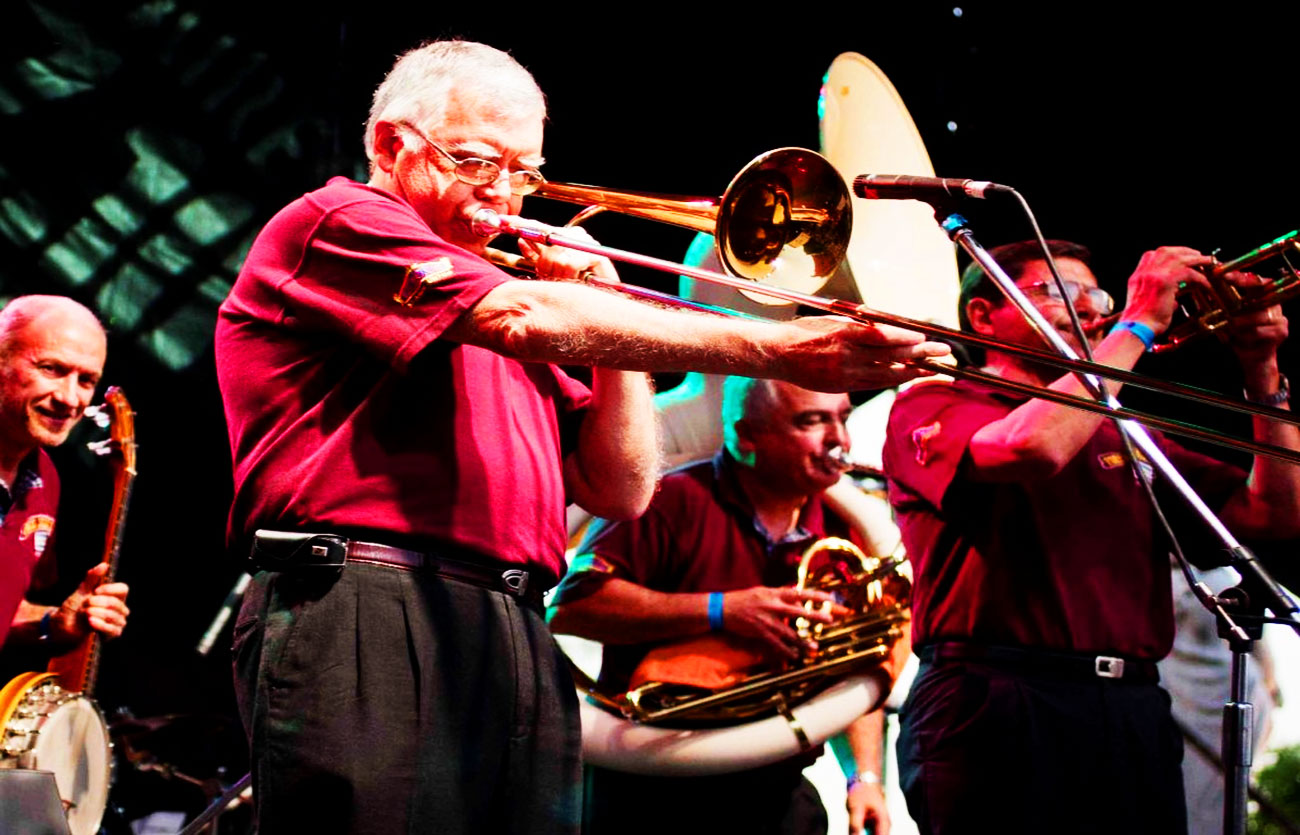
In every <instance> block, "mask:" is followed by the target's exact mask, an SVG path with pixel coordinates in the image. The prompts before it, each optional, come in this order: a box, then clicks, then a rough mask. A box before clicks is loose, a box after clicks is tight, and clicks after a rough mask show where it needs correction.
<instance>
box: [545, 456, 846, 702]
mask: <svg viewBox="0 0 1300 835" xmlns="http://www.w3.org/2000/svg"><path fill="white" fill-rule="evenodd" d="M739 466H740V465H739V464H737V463H736V462H735V461H734V460H733V459H732V458H731V456H729V455H727V454H726V453H725V452H719V453H718V455H717V456H716V457H715V458H714V459H713V460H712V461H700V462H697V463H695V464H690V465H687V466H686V467H683V468H682V469H679V470H675V471H673V472H671V473H669V474H668V475H666V476H664V478H663V483H662V484H661V486H660V488H659V491H658V492H657V493H656V494H655V497H654V499H653V500H652V501H651V502H650V507H649V509H648V510H646V512H645V513H644V514H643V515H642V516H641V517H640V518H638V519H635V520H632V521H630V522H607V521H605V520H603V519H598V520H596V521H594V522H593V523H592V526H591V528H590V529H589V530H588V532H587V536H586V538H585V539H584V540H583V542H582V544H581V545H580V546H579V548H578V552H577V554H578V555H577V556H576V557H575V558H574V560H573V564H572V565H571V566H570V568H569V573H568V574H567V575H566V576H565V578H564V581H563V582H562V583H560V587H559V589H558V590H557V592H556V596H555V600H554V601H553V603H552V605H559V604H562V603H566V602H569V601H572V600H577V599H579V598H581V597H582V596H583V595H584V594H586V593H590V591H592V590H593V588H594V587H592V586H590V585H588V584H589V583H591V582H592V581H594V580H600V579H602V578H606V577H619V578H621V579H624V580H628V581H629V582H632V583H636V584H637V585H640V586H645V587H646V588H648V589H652V590H654V591H659V592H667V593H674V592H709V591H735V590H738V589H747V588H751V587H753V586H788V585H790V584H792V583H793V582H794V581H795V571H796V569H797V568H798V567H799V560H800V558H801V557H802V555H803V552H804V550H805V549H806V548H807V547H808V546H809V545H811V544H812V543H813V541H815V540H817V539H821V538H822V537H824V536H840V537H844V538H849V527H848V525H847V524H845V523H844V522H843V521H842V520H840V519H839V518H838V517H835V516H831V515H829V514H827V513H826V511H825V508H824V506H823V505H822V501H821V497H820V496H814V497H812V498H810V499H809V500H808V502H807V504H805V505H804V507H803V510H802V511H801V512H800V515H799V524H798V525H797V526H796V527H795V528H794V530H792V531H791V532H790V533H789V534H787V535H786V536H785V537H784V538H782V539H781V540H780V541H779V542H773V541H771V540H770V539H769V538H768V536H767V533H766V531H764V530H763V527H762V525H761V524H760V523H759V521H758V518H757V517H756V516H755V515H754V507H753V505H752V504H751V503H750V501H749V499H748V497H747V496H746V495H745V492H744V490H742V489H741V486H740V483H739V481H738V480H737V478H736V472H735V471H736V468H737V467H739ZM652 646H653V645H651V644H636V645H607V646H606V647H605V650H604V658H603V661H602V663H601V672H600V679H601V684H602V685H609V687H610V688H612V689H613V690H615V691H621V690H626V689H627V681H628V678H629V677H630V676H631V673H632V671H633V670H634V669H635V668H636V665H637V664H638V663H639V662H640V660H641V658H642V657H643V656H644V655H645V654H646V652H648V651H649V650H650V649H651V647H652Z"/></svg>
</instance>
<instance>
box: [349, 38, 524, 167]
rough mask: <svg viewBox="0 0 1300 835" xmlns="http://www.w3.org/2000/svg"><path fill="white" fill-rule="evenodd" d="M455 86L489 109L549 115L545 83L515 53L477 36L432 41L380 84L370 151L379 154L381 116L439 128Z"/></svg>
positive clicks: (462, 95)
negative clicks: (540, 83) (377, 130)
mask: <svg viewBox="0 0 1300 835" xmlns="http://www.w3.org/2000/svg"><path fill="white" fill-rule="evenodd" d="M453 90H454V91H455V94H456V96H457V97H458V98H460V99H461V101H462V102H464V103H467V104H469V105H471V106H473V107H475V108H476V109H479V110H486V111H488V112H489V113H495V114H500V115H503V116H526V115H529V114H532V113H537V114H538V117H539V118H545V117H546V98H545V96H543V95H542V90H541V88H540V87H538V86H537V82H536V81H535V80H534V79H533V76H532V74H531V73H529V72H528V70H526V69H524V68H523V66H522V65H521V64H520V63H519V62H518V61H516V60H515V59H514V58H512V57H510V56H509V55H508V54H506V53H505V52H502V51H501V50H499V49H495V48H494V47H490V46H488V45H486V44H481V43H474V42H473V41H432V42H430V43H426V44H424V45H422V46H419V47H416V48H415V49H412V50H410V51H409V52H406V53H404V54H402V55H400V56H398V58H397V63H395V64H393V68H392V69H391V70H389V71H388V75H387V76H385V77H384V80H383V82H382V83H381V84H380V85H379V88H378V89H376V90H375V98H374V101H373V102H372V103H371V105H370V119H369V120H368V121H367V122H366V136H365V143H366V156H367V157H368V158H370V159H371V160H372V161H373V160H374V142H375V125H377V124H378V123H379V122H380V121H386V122H398V121H402V122H409V123H411V124H412V125H415V126H416V127H418V128H420V129H421V130H424V131H427V132H429V133H434V132H436V131H437V129H438V128H439V127H441V125H442V121H443V118H444V116H445V114H446V111H447V105H448V103H449V102H450V101H451V96H452V91H453Z"/></svg>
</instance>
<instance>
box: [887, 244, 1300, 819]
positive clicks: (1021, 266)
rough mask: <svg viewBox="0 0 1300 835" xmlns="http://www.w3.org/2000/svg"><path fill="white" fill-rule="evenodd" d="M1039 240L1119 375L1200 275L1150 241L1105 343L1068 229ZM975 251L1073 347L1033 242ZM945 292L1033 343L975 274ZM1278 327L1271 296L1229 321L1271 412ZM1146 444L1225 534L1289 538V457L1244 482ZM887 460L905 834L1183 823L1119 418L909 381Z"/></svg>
mask: <svg viewBox="0 0 1300 835" xmlns="http://www.w3.org/2000/svg"><path fill="white" fill-rule="evenodd" d="M1053 250H1054V253H1055V255H1056V257H1057V262H1058V264H1059V266H1060V270H1061V273H1062V275H1063V277H1064V279H1065V280H1066V290H1067V293H1066V295H1067V296H1068V298H1069V301H1070V302H1071V303H1073V305H1074V307H1075V309H1076V310H1077V311H1078V313H1079V316H1080V318H1081V320H1082V323H1083V326H1084V329H1085V332H1086V334H1087V335H1088V338H1089V339H1090V341H1091V343H1092V345H1093V349H1094V353H1095V355H1096V357H1097V360H1098V361H1099V362H1102V363H1106V364H1109V365H1114V366H1117V367H1122V368H1131V367H1132V366H1133V365H1134V364H1135V363H1136V362H1137V360H1138V358H1139V357H1140V356H1141V355H1142V353H1143V352H1144V351H1145V350H1146V349H1147V348H1148V347H1150V344H1151V342H1152V341H1153V339H1154V338H1155V337H1156V336H1158V335H1159V334H1160V333H1162V332H1163V331H1164V330H1165V329H1166V328H1167V327H1168V326H1169V323H1170V319H1171V316H1172V315H1173V313H1174V310H1175V293H1176V291H1177V290H1178V288H1179V285H1180V283H1183V282H1186V283H1191V284H1197V285H1204V284H1205V283H1206V279H1205V276H1204V275H1203V274H1202V273H1201V272H1200V271H1199V270H1198V268H1199V267H1202V266H1204V265H1207V264H1209V263H1210V262H1211V260H1212V259H1210V258H1209V257H1207V256H1204V255H1201V254H1200V253H1198V252H1195V251H1193V250H1191V249H1187V248H1183V247H1162V248H1160V249H1158V250H1155V251H1152V252H1148V253H1146V254H1145V255H1144V256H1143V257H1142V259H1141V262H1140V263H1139V265H1138V268H1137V270H1136V271H1135V272H1134V273H1133V275H1132V276H1131V277H1130V278H1129V283H1128V303H1127V306H1126V307H1125V308H1124V311H1123V314H1122V316H1121V318H1120V322H1119V323H1118V324H1117V325H1115V326H1114V327H1113V328H1112V329H1110V331H1109V334H1105V333H1103V332H1102V331H1103V327H1102V317H1103V316H1105V315H1106V314H1108V313H1109V312H1110V307H1111V305H1112V304H1113V302H1112V301H1111V299H1110V297H1109V296H1108V295H1107V294H1106V293H1104V292H1102V291H1101V290H1099V289H1098V288H1097V280H1096V278H1095V277H1094V276H1093V274H1092V272H1091V270H1090V269H1089V267H1088V263H1087V262H1088V257H1089V256H1088V252H1087V250H1086V249H1084V248H1083V247H1080V246H1078V245H1076V244H1069V243H1065V242H1053ZM992 255H993V256H994V258H995V259H996V260H997V261H998V262H999V263H1000V264H1001V265H1003V267H1004V268H1005V269H1006V270H1007V272H1008V273H1009V274H1010V275H1011V277H1012V278H1013V279H1014V280H1015V282H1016V284H1017V285H1018V286H1020V287H1021V288H1022V289H1023V290H1024V291H1025V293H1026V294H1027V295H1028V296H1029V298H1030V299H1031V300H1032V301H1033V303H1034V304H1035V306H1036V307H1037V308H1038V309H1039V310H1040V311H1041V312H1042V313H1043V315H1044V316H1045V317H1046V318H1047V320H1048V321H1049V322H1050V323H1052V325H1053V326H1055V327H1056V328H1057V329H1058V330H1060V331H1061V332H1062V334H1064V335H1065V338H1066V339H1067V340H1070V341H1073V339H1074V338H1073V336H1072V335H1071V333H1072V331H1071V330H1070V328H1069V325H1068V317H1067V311H1066V308H1065V307H1064V304H1065V303H1066V301H1065V299H1062V298H1061V295H1060V293H1059V292H1058V291H1057V289H1056V288H1055V286H1054V285H1053V284H1052V283H1051V278H1050V275H1049V273H1048V271H1047V268H1046V264H1045V262H1044V260H1043V258H1042V254H1041V251H1040V250H1038V248H1037V245H1036V244H1034V243H1032V242H1027V243H1022V244H1012V245H1008V246H1006V247H999V248H997V249H994V250H993V251H992ZM1230 280H1233V281H1236V282H1239V283H1242V284H1248V283H1255V282H1257V281H1258V278H1256V277H1254V276H1250V275H1237V274H1234V275H1232V276H1230ZM961 304H962V320H963V326H964V327H965V328H966V329H968V330H971V331H974V332H977V333H981V334H987V335H991V336H993V337H996V338H998V339H1000V340H1003V341H1007V342H1014V343H1019V344H1025V345H1037V344H1039V342H1038V336H1037V335H1036V334H1035V333H1034V332H1033V331H1032V330H1031V329H1030V327H1029V325H1028V324H1027V323H1026V322H1025V319H1024V318H1023V317H1022V315H1021V314H1020V312H1019V311H1018V310H1016V309H1015V308H1014V306H1013V305H1012V304H1010V303H1009V302H1006V301H1004V300H1002V298H1001V295H1000V293H999V292H998V291H997V289H996V288H995V287H993V286H991V282H990V281H989V280H988V279H987V278H986V277H985V276H984V275H983V273H982V271H981V270H980V269H979V268H978V267H977V266H972V267H970V268H968V269H967V270H966V273H965V275H964V277H963V280H962V294H961ZM1286 335H1287V322H1286V319H1285V318H1284V317H1283V316H1282V314H1281V311H1280V310H1279V309H1277V308H1272V309H1269V310H1265V311H1259V312H1257V313H1253V314H1247V315H1244V316H1241V317H1239V318H1238V319H1237V320H1236V321H1234V322H1233V323H1232V325H1231V330H1230V339H1229V342H1230V344H1231V346H1232V349H1233V350H1234V351H1235V353H1236V355H1237V357H1238V359H1239V360H1240V362H1241V365H1242V369H1243V372H1244V376H1245V388H1246V394H1247V396H1248V397H1249V398H1251V399H1253V400H1255V401H1258V402H1263V403H1269V404H1272V405H1278V406H1281V407H1283V408H1286V404H1287V399H1288V397H1287V395H1288V389H1287V383H1286V378H1285V377H1283V376H1282V375H1281V374H1280V372H1279V370H1278V365H1277V348H1278V346H1279V345H1280V344H1281V343H1282V341H1283V340H1284V339H1285V338H1286ZM1076 347H1077V345H1076ZM986 369H987V370H990V371H992V372H993V373H995V374H997V375H999V376H1002V377H1006V378H1009V379H1014V380H1020V381H1025V382H1031V383H1037V384H1042V385H1048V384H1050V386H1051V388H1053V389H1057V390H1061V391H1067V392H1072V393H1081V392H1082V388H1081V386H1080V385H1079V384H1078V382H1077V381H1076V380H1075V379H1074V377H1073V376H1071V375H1066V376H1063V377H1062V376H1060V374H1059V372H1055V371H1052V370H1050V369H1047V368H1043V367H1038V366H1034V365H1029V364H1026V363H1025V362H1024V361H1022V360H1021V359H1019V358H1017V357H1014V356H1011V355H1009V354H1005V353H1002V352H999V351H996V350H990V351H989V352H988V357H987V360H986ZM1110 385H1111V388H1112V391H1113V390H1115V389H1117V388H1118V386H1117V385H1116V384H1114V383H1112V384H1110ZM1254 427H1255V435H1256V437H1257V438H1258V439H1259V440H1262V441H1267V442H1270V443H1273V444H1278V445H1282V446H1286V447H1288V448H1290V449H1300V433H1298V432H1297V429H1296V427H1294V426H1291V425H1287V424H1281V423H1277V422H1272V421H1266V420H1263V419H1261V418H1255V424H1254ZM1157 441H1158V443H1159V444H1160V446H1161V448H1162V449H1163V450H1164V451H1165V452H1166V454H1167V455H1168V457H1169V458H1170V459H1171V460H1172V461H1173V463H1174V465H1175V466H1176V467H1177V468H1178V470H1179V471H1180V472H1181V473H1182V474H1183V475H1184V476H1185V477H1186V478H1187V479H1188V481H1190V482H1191V484H1192V485H1193V486H1194V487H1195V488H1196V489H1197V491H1198V493H1199V494H1200V495H1201V496H1202V498H1204V499H1205V500H1206V502H1207V503H1208V504H1209V505H1210V506H1211V507H1212V508H1214V509H1215V510H1216V512H1217V513H1218V514H1219V516H1220V518H1221V519H1222V520H1223V521H1224V522H1225V523H1226V524H1227V525H1228V526H1229V527H1230V528H1232V529H1233V530H1234V531H1235V532H1236V533H1237V534H1239V535H1241V536H1242V537H1255V538H1261V539H1266V538H1285V537H1295V536H1297V535H1300V468H1297V467H1294V466H1290V465H1286V464H1280V463H1277V462H1275V461H1273V460H1270V459H1265V458H1257V459H1256V460H1255V462H1254V466H1253V468H1252V470H1251V472H1250V473H1249V475H1247V473H1245V472H1243V471H1241V470H1239V469H1237V468H1235V467H1232V466H1229V465H1226V464H1222V463H1219V462H1217V461H1215V460H1213V459H1210V458H1207V457H1205V456H1203V455H1200V454H1197V453H1193V452H1190V451H1188V450H1185V449H1183V448H1182V447H1181V446H1179V445H1177V444H1175V443H1173V442H1171V441H1168V440H1167V439H1163V438H1157ZM884 463H885V470H886V472H887V473H888V477H889V480H890V483H889V488H890V500H891V503H892V504H893V506H894V508H895V510H896V512H897V514H898V520H899V525H900V528H901V530H902V533H903V540H904V543H905V544H906V546H907V550H908V554H909V555H910V557H911V559H912V562H913V568H914V572H915V580H914V586H913V604H912V605H913V627H912V629H913V640H914V642H915V644H916V651H917V654H918V655H920V657H921V659H922V665H921V669H920V672H919V673H918V675H917V678H916V680H915V682H914V683H913V685H912V688H911V691H910V694H909V698H908V700H907V702H906V703H905V704H904V706H903V708H902V712H901V718H902V731H901V734H900V737H899V742H898V752H899V772H900V780H901V782H902V784H903V788H904V792H905V794H906V795H907V798H908V808H909V810H910V811H911V813H912V816H913V817H914V818H915V819H916V820H917V822H918V823H919V825H920V827H921V831H922V832H925V833H949V832H967V831H971V832H974V831H987V830H990V829H992V830H996V831H999V832H1008V833H1013V832H1014V833H1028V832H1035V833H1038V832H1102V831H1104V832H1135V833H1136V832H1143V833H1148V832H1162V833H1166V832H1184V831H1186V818H1185V815H1184V809H1183V794H1182V792H1183V788H1182V780H1181V775H1180V772H1179V760H1180V756H1181V749H1182V744H1181V739H1180V737H1179V734H1178V731H1177V729H1176V728H1175V727H1174V725H1173V723H1172V721H1171V719H1170V715H1169V697H1168V695H1167V694H1166V693H1165V692H1164V691H1163V690H1162V689H1161V688H1160V687H1159V686H1158V685H1157V682H1158V674H1157V672H1156V668H1155V662H1156V661H1157V660H1159V659H1160V658H1161V657H1163V656H1164V655H1165V654H1166V653H1167V652H1168V651H1169V648H1170V645H1171V642H1172V639H1173V627H1174V623H1173V614H1172V602H1171V594H1170V575H1169V569H1168V564H1169V563H1168V556H1167V552H1168V544H1167V542H1166V541H1165V538H1164V536H1163V534H1161V533H1159V532H1158V531H1157V529H1156V524H1157V523H1156V521H1155V516H1154V513H1153V511H1152V508H1151V504H1150V502H1149V501H1148V499H1147V497H1146V494H1145V491H1144V490H1143V488H1142V486H1141V485H1140V483H1139V482H1138V480H1137V479H1136V478H1135V475H1134V473H1133V471H1132V470H1131V469H1130V467H1129V465H1128V463H1127V460H1126V458H1125V455H1124V451H1123V447H1122V445H1121V442H1120V438H1119V436H1118V434H1117V430H1116V429H1115V427H1114V425H1113V424H1112V423H1111V422H1110V421H1108V420H1107V419H1105V418H1103V417H1101V416H1099V415H1095V414H1092V413H1090V412H1084V411H1080V410H1077V409H1071V408H1069V407H1067V406H1062V405H1057V404H1054V403H1049V402H1048V401H1046V400H1040V399H1030V400H1026V399H1023V398H1020V397H1015V396H1010V395H1007V394H1002V393H998V392H996V391H994V390H992V389H990V388H988V387H986V386H982V385H978V384H975V383H968V382H956V383H934V384H922V385H917V386H913V387H912V388H911V389H909V390H908V391H907V392H905V393H904V394H903V395H901V396H900V397H899V399H898V401H897V403H896V404H895V406H894V410H893V413H892V414H891V417H890V422H889V430H888V436H887V440H886V446H885V455H884ZM1140 466H1143V467H1146V466H1148V465H1147V464H1146V462H1141V464H1140ZM1157 489H1159V485H1158V486H1157ZM1162 505H1163V507H1164V508H1165V511H1166V513H1167V514H1169V515H1170V516H1171V517H1172V521H1173V523H1174V530H1175V533H1176V534H1179V539H1180V541H1181V542H1182V545H1183V547H1184V548H1185V549H1186V550H1187V551H1188V553H1189V555H1190V556H1192V558H1193V559H1197V560H1198V561H1201V562H1213V561H1214V560H1215V559H1216V555H1215V554H1213V553H1207V551H1210V550H1211V549H1212V546H1213V543H1214V542H1216V541H1217V540H1214V539H1213V538H1212V537H1211V536H1209V535H1208V534H1207V533H1206V532H1204V531H1203V530H1202V529H1201V528H1198V527H1196V526H1195V525H1197V524H1199V522H1196V521H1195V520H1192V519H1190V518H1184V512H1185V508H1184V507H1183V506H1182V505H1181V503H1180V502H1178V501H1177V500H1174V501H1167V502H1163V503H1162ZM1197 546H1199V552H1198V550H1197ZM1218 559H1221V557H1218Z"/></svg>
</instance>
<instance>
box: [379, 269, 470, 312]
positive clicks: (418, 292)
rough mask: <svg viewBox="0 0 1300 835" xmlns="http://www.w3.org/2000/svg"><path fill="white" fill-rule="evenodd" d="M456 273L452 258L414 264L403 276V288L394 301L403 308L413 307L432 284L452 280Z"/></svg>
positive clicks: (395, 294)
mask: <svg viewBox="0 0 1300 835" xmlns="http://www.w3.org/2000/svg"><path fill="white" fill-rule="evenodd" d="M454 272H455V270H453V269H452V266H451V259H450V258H435V259H433V260H432V261H422V262H420V263H419V264H412V265H411V266H409V267H407V268H406V273H405V274H404V275H403V276H402V287H401V289H400V290H398V291H397V292H396V293H394V294H393V301H395V302H397V303H398V304H400V305H401V306H402V307H411V306H413V305H414V304H415V303H416V302H417V301H419V299H420V296H422V295H424V291H425V290H426V289H428V287H429V285H430V284H437V283H438V282H439V281H442V280H443V279H444V278H450V277H451V276H452V273H454Z"/></svg>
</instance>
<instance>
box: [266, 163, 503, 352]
mask: <svg viewBox="0 0 1300 835" xmlns="http://www.w3.org/2000/svg"><path fill="white" fill-rule="evenodd" d="M357 188H361V187H357ZM312 197H313V196H309V197H308V198H306V199H307V200H308V201H310V200H311V199H312ZM319 208H322V209H323V210H322V211H321V212H320V213H319V214H317V215H316V222H315V225H314V228H312V229H311V230H309V232H308V234H307V235H306V237H305V245H304V246H303V249H302V250H301V257H300V261H299V262H298V263H297V264H296V265H295V266H294V268H293V269H292V272H291V274H290V275H289V278H288V280H286V281H284V282H283V283H282V284H281V285H280V288H279V290H280V293H281V294H282V297H283V303H284V307H285V316H286V319H287V320H288V321H287V322H286V323H287V324H289V325H293V324H294V321H293V320H295V319H296V320H297V323H298V324H300V325H302V326H304V327H305V328H308V329H312V330H316V329H319V330H323V331H327V332H329V333H330V334H332V335H341V336H342V337H344V338H345V339H347V340H348V341H350V342H354V343H357V344H360V345H363V346H365V348H366V349H367V350H368V351H370V352H371V353H373V354H375V355H377V356H378V357H379V358H381V359H382V360H384V361H385V362H386V363H387V364H389V365H391V366H393V367H395V368H398V369H399V370H404V369H405V368H406V367H407V366H408V364H409V363H410V361H411V359H413V358H414V357H415V356H416V355H417V354H418V353H419V352H420V351H421V350H423V349H424V348H425V347H426V346H427V345H428V344H429V343H431V342H432V341H433V340H435V339H437V338H438V337H439V336H440V335H441V334H442V333H443V332H444V331H445V330H446V329H447V328H448V327H450V326H451V324H452V323H453V322H455V321H456V319H457V318H458V317H459V316H460V315H461V314H462V313H464V312H465V311H466V310H468V309H469V308H470V307H472V306H473V305H474V304H476V303H477V302H478V301H479V300H480V299H481V298H482V297H483V296H484V295H486V294H487V293H488V292H489V291H490V290H491V289H492V288H494V287H496V286H497V285H498V284H500V283H502V282H503V281H506V280H508V276H506V275H505V273H502V272H501V271H500V270H498V269H496V268H495V267H494V266H492V265H491V264H490V263H488V262H487V261H485V260H484V259H482V258H480V257H478V256H477V255H474V254H473V253H471V252H469V251H467V250H464V249H461V248H460V247H457V246H453V245H451V244H448V243H446V242H445V241H443V240H442V239H441V238H439V237H438V236H437V235H435V234H434V233H433V232H432V231H431V230H430V229H429V227H428V226H427V225H426V224H425V223H424V221H423V220H422V219H421V218H420V217H419V216H418V215H417V214H416V213H415V212H414V210H412V209H411V208H410V207H409V206H407V205H406V204H405V203H402V202H401V201H399V200H397V199H396V198H393V197H391V196H388V195H383V194H380V193H378V192H375V191H373V190H369V189H365V190H364V191H362V193H361V195H360V196H358V197H357V198H356V199H353V200H350V201H347V202H342V203H341V204H340V205H336V206H330V207H319ZM277 220H279V219H277ZM283 222H284V223H289V224H292V223H294V218H293V217H292V216H291V217H288V218H285V219H284V221H283ZM273 223H274V221H273ZM285 231H286V236H285V237H283V238H280V239H281V240H293V239H294V237H295V231H296V232H298V233H299V234H298V235H297V237H298V239H299V240H303V238H302V237H301V234H300V233H301V231H302V230H285ZM273 240H274V239H273ZM399 297H400V298H401V299H402V301H399Z"/></svg>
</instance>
